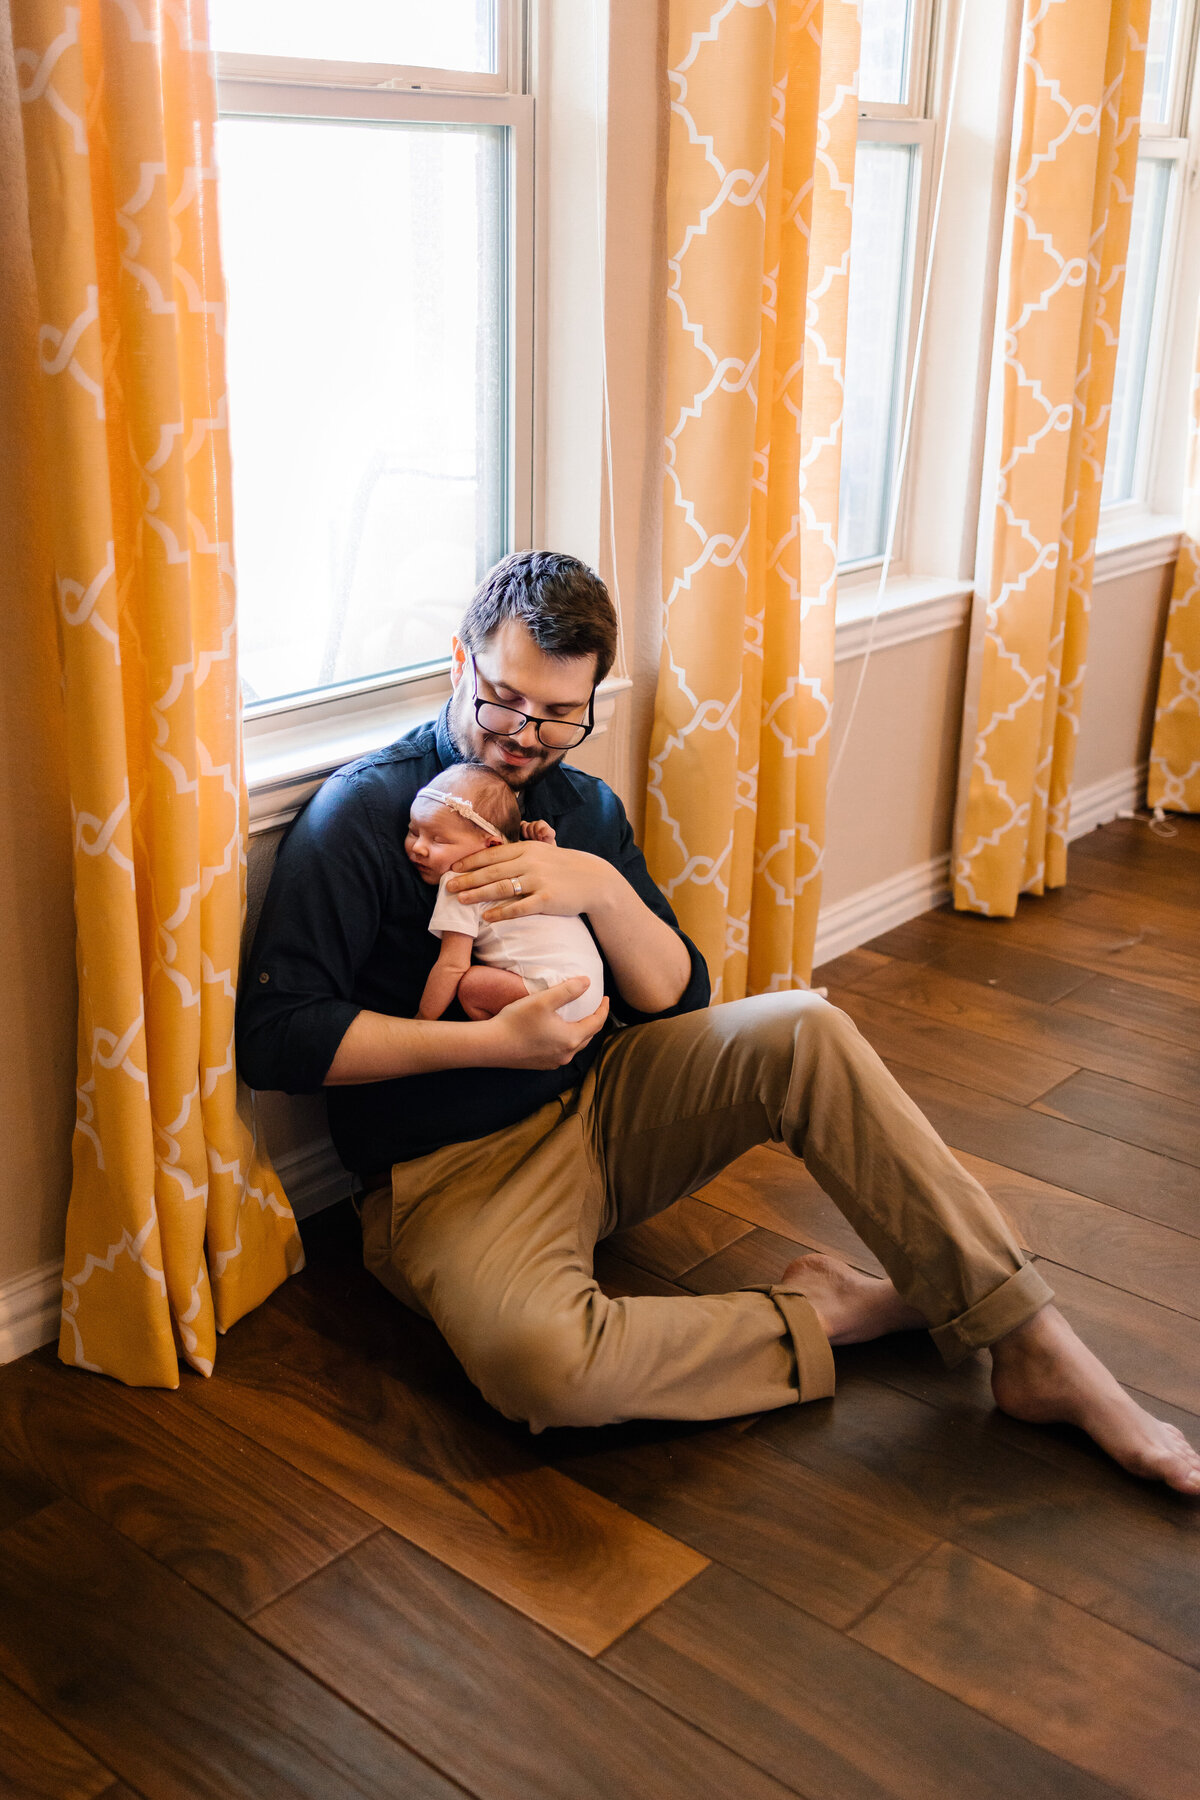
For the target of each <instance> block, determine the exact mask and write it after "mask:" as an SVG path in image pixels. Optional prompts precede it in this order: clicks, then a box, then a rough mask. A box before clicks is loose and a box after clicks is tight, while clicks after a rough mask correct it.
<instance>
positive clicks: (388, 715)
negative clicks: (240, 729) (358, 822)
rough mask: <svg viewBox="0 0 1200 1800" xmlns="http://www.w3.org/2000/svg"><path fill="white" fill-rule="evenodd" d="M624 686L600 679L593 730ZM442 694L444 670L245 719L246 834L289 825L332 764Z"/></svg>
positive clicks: (375, 742) (418, 721)
mask: <svg viewBox="0 0 1200 1800" xmlns="http://www.w3.org/2000/svg"><path fill="white" fill-rule="evenodd" d="M632 686H633V683H632V682H631V681H630V680H629V679H628V678H627V677H625V676H616V675H611V676H609V678H608V680H607V681H603V682H601V684H600V686H599V688H598V689H597V690H596V728H595V732H594V734H593V735H594V736H597V737H598V736H599V735H600V734H601V733H602V732H605V731H607V729H608V726H609V723H610V722H611V720H612V716H613V712H614V710H615V707H616V700H617V695H618V694H621V693H624V692H625V691H626V689H628V688H630V687H632ZM449 693H450V676H449V671H448V670H441V671H439V672H438V673H437V674H435V675H431V676H426V677H423V678H422V679H420V680H418V681H411V682H405V683H403V684H399V685H397V686H395V687H391V688H385V689H382V690H379V691H377V692H376V693H375V694H373V695H371V696H369V697H364V696H354V697H352V698H350V699H344V700H342V701H340V702H338V701H334V702H331V703H329V704H328V705H321V704H317V705H314V706H307V707H297V708H295V709H294V710H292V711H286V712H278V713H268V714H266V715H259V716H258V717H256V718H250V719H247V721H246V785H247V787H248V789H249V792H250V835H251V836H252V837H253V836H256V835H257V834H258V833H259V832H264V831H277V830H278V829H279V828H280V827H281V826H284V825H289V824H290V823H291V821H292V820H293V819H294V818H295V816H296V814H297V813H298V812H299V811H300V808H301V807H302V806H304V805H305V803H306V802H307V801H309V800H311V798H312V796H313V795H314V794H315V793H316V791H317V789H318V788H319V787H320V785H321V783H322V782H323V781H324V780H325V779H326V777H327V776H329V775H332V774H333V772H334V770H335V769H340V768H341V767H342V766H343V764H344V763H348V762H353V761H354V760H355V759H356V758H357V757H360V756H369V755H370V753H371V752H372V751H373V750H381V749H382V748H383V746H384V745H385V744H390V743H393V742H394V741H395V739H396V738H398V737H403V735H404V733H405V732H406V731H412V730H414V729H415V728H416V727H417V726H418V725H424V724H427V723H428V722H429V720H431V719H436V718H437V715H438V713H439V712H440V711H441V709H442V706H443V704H444V703H445V701H446V698H447V696H448V695H449Z"/></svg>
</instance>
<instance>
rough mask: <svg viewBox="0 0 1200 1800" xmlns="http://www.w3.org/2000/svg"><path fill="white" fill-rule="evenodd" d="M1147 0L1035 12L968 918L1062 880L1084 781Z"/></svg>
mask: <svg viewBox="0 0 1200 1800" xmlns="http://www.w3.org/2000/svg"><path fill="white" fill-rule="evenodd" d="M1149 11H1150V0H1028V3H1027V6H1026V17H1025V24H1024V32H1023V41H1022V63H1021V115H1020V136H1019V145H1018V151H1017V156H1016V159H1015V162H1014V171H1013V180H1012V190H1011V195H1010V238H1009V244H1010V278H1009V294H1008V310H1007V315H1006V317H1007V323H1006V329H1005V333H1004V340H1003V422H1002V432H1001V445H1000V472H999V494H998V499H997V503H996V511H995V525H994V535H993V553H992V576H991V583H990V587H989V590H988V593H987V595H986V596H984V597H982V598H983V599H984V600H985V603H986V618H985V621H984V635H983V642H982V648H981V652H980V654H979V655H978V657H977V658H976V659H973V675H972V685H971V687H970V689H969V691H968V695H967V707H966V729H965V731H964V754H965V755H966V756H967V758H968V759H969V764H968V768H967V769H966V770H965V771H964V780H963V783H962V785H961V788H960V808H959V817H958V821H957V827H956V853H955V875H954V903H955V905H956V906H958V907H960V908H962V909H966V910H971V911H975V912H981V913H994V914H1001V915H1005V916H1011V914H1012V913H1014V912H1015V911H1016V905H1017V898H1018V895H1019V894H1021V893H1035V894H1040V893H1042V892H1044V890H1045V889H1046V888H1047V887H1057V886H1061V884H1062V883H1063V882H1064V881H1065V880H1066V846H1067V827H1068V823H1069V816H1070V802H1071V778H1072V773H1073V770H1074V762H1075V747H1076V742H1077V739H1078V733H1079V713H1080V702H1081V698H1082V691H1083V679H1084V672H1085V665H1086V656H1087V635H1088V614H1089V610H1090V605H1091V589H1092V569H1093V562H1094V556H1095V544H1096V530H1097V525H1098V522H1099V514H1100V491H1101V485H1102V481H1103V474H1104V456H1105V450H1106V447H1107V441H1108V424H1109V414H1110V408H1111V401H1112V389H1113V375H1114V372H1115V368H1116V356H1117V335H1118V330H1119V326H1120V317H1121V299H1122V294H1123V290H1124V282H1125V258H1126V253H1127V250H1128V244H1129V226H1130V217H1131V213H1132V204H1133V187H1134V179H1135V176H1136V172H1137V147H1138V115H1139V112H1140V109H1141V98H1142V80H1143V75H1144V70H1145V51H1146V37H1147V31H1148V24H1149Z"/></svg>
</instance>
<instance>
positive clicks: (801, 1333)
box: [363, 1077, 833, 1431]
mask: <svg viewBox="0 0 1200 1800" xmlns="http://www.w3.org/2000/svg"><path fill="white" fill-rule="evenodd" d="M593 1088H594V1080H593V1079H592V1078H590V1077H589V1080H588V1081H587V1082H586V1083H585V1085H584V1089H583V1092H582V1095H581V1096H580V1097H576V1096H570V1097H568V1098H567V1100H566V1101H565V1102H564V1103H562V1104H560V1103H558V1102H554V1103H552V1104H551V1105H550V1106H548V1107H543V1108H542V1109H541V1110H540V1111H539V1112H538V1113H536V1114H534V1115H533V1117H532V1118H531V1119H528V1120H524V1121H522V1122H521V1124H519V1125H516V1126H513V1127H511V1128H510V1129H509V1130H507V1131H502V1132H495V1133H493V1134H492V1135H491V1136H490V1137H487V1138H482V1139H480V1140H478V1141H477V1142H475V1143H468V1144H459V1145H451V1146H448V1147H447V1148H446V1149H445V1150H441V1151H437V1152H435V1153H434V1154H433V1155H431V1156H427V1157H421V1158H419V1159H418V1160H417V1161H415V1162H412V1163H398V1164H397V1165H396V1167H395V1169H394V1170H393V1171H392V1190H391V1192H390V1193H389V1192H387V1190H384V1189H377V1190H375V1191H374V1192H372V1193H370V1194H368V1195H367V1197H366V1199H365V1200H364V1203H363V1255H364V1260H365V1261H366V1264H367V1266H368V1268H370V1269H371V1270H372V1272H373V1273H374V1274H375V1275H376V1276H378V1278H379V1279H380V1280H381V1281H382V1282H383V1283H384V1285H385V1286H386V1287H388V1288H390V1289H391V1291H392V1292H393V1293H395V1294H396V1295H397V1296H398V1298H400V1299H401V1300H403V1301H405V1302H406V1304H408V1305H410V1306H413V1307H415V1308H416V1309H417V1310H418V1311H420V1312H422V1313H424V1314H426V1315H427V1316H428V1317H429V1318H431V1319H432V1320H433V1321H434V1323H435V1324H436V1325H437V1326H438V1328H439V1330H440V1331H441V1332H442V1334H443V1336H444V1337H445V1338H446V1340H447V1342H448V1343H449V1345H450V1347H451V1349H452V1350H453V1351H454V1353H455V1355H456V1356H457V1357H458V1359H459V1361H460V1362H461V1363H462V1365H463V1367H464V1369H465V1370H466V1372H467V1374H468V1375H469V1376H470V1378H471V1380H472V1381H473V1382H474V1383H475V1385H476V1386H477V1387H478V1388H479V1389H480V1390H481V1391H482V1392H483V1394H484V1395H485V1396H486V1398H487V1399H488V1400H490V1401H491V1403H492V1405H493V1406H495V1407H496V1408H497V1409H498V1410H499V1411H500V1412H503V1413H505V1414H506V1415H507V1416H508V1417H509V1418H513V1419H524V1420H526V1421H527V1422H528V1423H529V1425H530V1426H531V1427H532V1429H533V1430H534V1431H540V1430H542V1429H543V1428H544V1427H545V1426H548V1425H602V1424H609V1423H612V1422H614V1421H617V1420H620V1419H629V1418H681V1419H712V1418H725V1417H729V1416H731V1415H735V1414H739V1413H746V1412H762V1411H766V1410H769V1409H770V1408H773V1407H778V1406H786V1405H788V1404H790V1403H792V1402H794V1401H796V1400H798V1399H801V1398H804V1399H811V1398H817V1397H819V1396H821V1395H823V1394H829V1393H831V1392H832V1388H833V1358H832V1354H831V1352H830V1348H829V1342H828V1338H827V1336H826V1334H825V1333H824V1332H823V1331H822V1329H821V1326H820V1323H819V1321H818V1319H817V1316H816V1314H815V1313H814V1311H813V1309H812V1307H811V1306H810V1305H809V1303H808V1302H807V1301H806V1300H804V1299H803V1298H801V1297H800V1296H799V1295H798V1294H795V1293H790V1292H789V1293H785V1294H777V1293H775V1292H774V1290H772V1291H770V1292H756V1291H754V1290H745V1291H741V1292H738V1293H733V1294H717V1295H689V1296H686V1297H684V1296H681V1297H679V1298H671V1297H666V1298H658V1297H656V1296H641V1295H639V1296H635V1297H631V1298H628V1299H616V1300H610V1299H609V1298H608V1297H607V1296H606V1295H604V1294H603V1293H602V1292H601V1291H600V1289H599V1287H598V1286H597V1284H596V1282H595V1280H594V1278H593V1275H592V1249H593V1246H594V1244H595V1242H596V1238H597V1236H598V1234H599V1232H600V1229H601V1226H602V1223H603V1219H604V1212H605V1191H604V1180H603V1176H602V1174H601V1171H600V1170H599V1168H598V1167H597V1166H596V1163H595V1160H594V1158H593V1156H592V1154H591V1150H590V1138H591V1132H590V1129H589V1128H588V1123H587V1108H588V1097H589V1095H590V1094H591V1092H592V1091H593Z"/></svg>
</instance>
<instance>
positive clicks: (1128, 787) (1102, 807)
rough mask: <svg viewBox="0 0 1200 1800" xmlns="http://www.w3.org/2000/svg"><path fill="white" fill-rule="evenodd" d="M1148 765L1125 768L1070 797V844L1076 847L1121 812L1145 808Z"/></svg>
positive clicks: (1094, 782) (1068, 834) (1068, 839)
mask: <svg viewBox="0 0 1200 1800" xmlns="http://www.w3.org/2000/svg"><path fill="white" fill-rule="evenodd" d="M1149 766H1150V765H1149V764H1148V763H1144V762H1143V763H1138V765H1137V767H1136V768H1133V769H1122V770H1121V773H1120V774H1119V775H1109V776H1107V777H1106V778H1105V780H1103V781H1093V782H1092V783H1091V785H1090V786H1089V787H1085V788H1076V789H1075V792H1074V793H1073V794H1072V795H1071V823H1070V824H1069V825H1068V826H1067V842H1068V843H1071V844H1073V843H1074V842H1075V839H1076V838H1080V837H1086V835H1087V833H1088V832H1089V831H1095V829H1096V827H1097V825H1107V824H1108V822H1109V820H1110V819H1115V818H1116V816H1117V814H1118V813H1122V812H1133V811H1134V810H1135V809H1136V808H1138V807H1140V806H1143V805H1144V804H1145V800H1146V775H1147V772H1148V770H1149Z"/></svg>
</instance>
